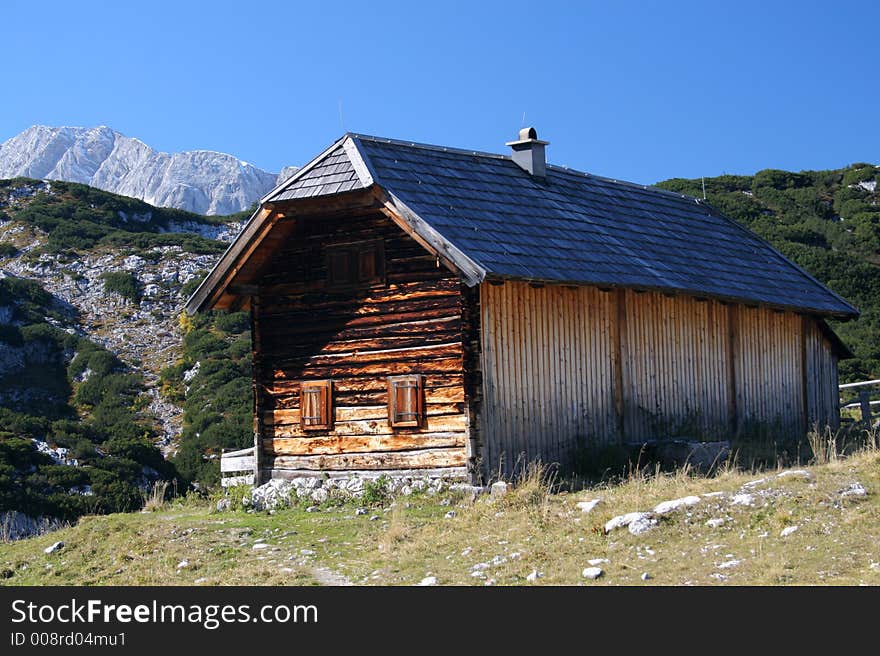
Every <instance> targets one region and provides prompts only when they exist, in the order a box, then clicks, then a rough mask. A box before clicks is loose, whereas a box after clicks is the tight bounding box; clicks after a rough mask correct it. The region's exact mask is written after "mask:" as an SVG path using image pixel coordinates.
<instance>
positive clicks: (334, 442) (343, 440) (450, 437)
mask: <svg viewBox="0 0 880 656" xmlns="http://www.w3.org/2000/svg"><path fill="white" fill-rule="evenodd" d="M465 441H466V436H465V434H464V433H452V434H446V435H386V436H381V437H379V436H373V435H370V436H360V437H335V436H334V437H292V438H277V439H274V440H266V441H265V442H264V443H263V451H264V453H265V454H266V455H268V456H272V457H274V456H282V455H285V456H295V455H332V454H340V453H384V452H388V451H407V450H413V449H430V448H441V447H443V448H447V447H463V446H464V445H465Z"/></svg>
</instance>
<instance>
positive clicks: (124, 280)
mask: <svg viewBox="0 0 880 656" xmlns="http://www.w3.org/2000/svg"><path fill="white" fill-rule="evenodd" d="M101 280H103V281H104V291H105V292H106V293H108V294H119V295H120V296H121V297H122V298H124V299H126V300H129V301H131V302H132V303H134V304H135V305H137V304H138V303H139V302H140V300H141V288H140V284H139V283H138V279H137V278H136V277H135V276H134V274H132V273H129V272H128V271H106V272H104V273H102V274H101Z"/></svg>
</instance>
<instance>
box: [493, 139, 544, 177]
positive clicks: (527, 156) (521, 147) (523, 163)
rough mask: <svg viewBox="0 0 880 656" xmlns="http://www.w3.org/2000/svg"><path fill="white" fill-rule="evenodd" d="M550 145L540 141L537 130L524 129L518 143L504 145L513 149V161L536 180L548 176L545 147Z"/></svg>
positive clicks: (510, 142)
mask: <svg viewBox="0 0 880 656" xmlns="http://www.w3.org/2000/svg"><path fill="white" fill-rule="evenodd" d="M549 143H550V142H549V141H541V140H539V139H538V132H537V131H536V130H535V128H523V129H522V130H520V131H519V140H518V141H508V142H507V143H506V144H504V145H505V146H510V147H511V148H512V149H513V155H512V159H513V161H514V162H516V164H517V165H518V166H519V167H520V168H521V169H523V170H524V171H528V172H529V173H530V174H531V175H533V176H534V177H536V178H544V177H546V175H547V156H546V155H545V153H544V146H546V145H547V144H549Z"/></svg>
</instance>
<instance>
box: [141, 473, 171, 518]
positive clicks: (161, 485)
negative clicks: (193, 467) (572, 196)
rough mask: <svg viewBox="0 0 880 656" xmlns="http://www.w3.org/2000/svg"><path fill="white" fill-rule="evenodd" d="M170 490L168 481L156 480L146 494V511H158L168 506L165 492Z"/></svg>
mask: <svg viewBox="0 0 880 656" xmlns="http://www.w3.org/2000/svg"><path fill="white" fill-rule="evenodd" d="M167 492H168V481H156V482H155V483H153V488H152V489H151V490H150V492H149V493H148V494H145V495H144V508H143V510H144V512H158V511H159V510H165V509H166V508H167V507H168V502H167V501H166V500H165V494H166V493H167Z"/></svg>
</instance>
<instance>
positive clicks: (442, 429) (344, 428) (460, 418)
mask: <svg viewBox="0 0 880 656" xmlns="http://www.w3.org/2000/svg"><path fill="white" fill-rule="evenodd" d="M467 427H468V426H467V417H466V416H465V415H443V416H441V417H428V418H427V419H426V420H425V423H424V425H423V426H421V427H418V428H395V429H392V428H391V427H390V426H389V425H388V419H387V417H386V418H384V419H380V420H367V421H336V422H334V423H333V429H332V431H329V432H330V434H331V435H336V436H340V437H341V436H358V435H398V434H413V435H428V434H430V433H465V432H467ZM263 431H264V435H265V436H266V437H273V438H278V437H300V436H302V435H303V430H302V428H301V427H300V426H299V424H291V425H280V426H279V425H266V426H264V427H263Z"/></svg>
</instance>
